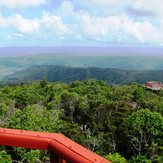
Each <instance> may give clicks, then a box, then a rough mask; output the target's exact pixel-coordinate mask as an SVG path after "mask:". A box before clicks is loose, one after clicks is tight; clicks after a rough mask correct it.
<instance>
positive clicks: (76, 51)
mask: <svg viewBox="0 0 163 163" xmlns="http://www.w3.org/2000/svg"><path fill="white" fill-rule="evenodd" d="M58 53H59V54H71V55H72V54H73V55H111V56H163V47H123V46H112V47H86V46H83V47H82V46H81V47H78V46H64V47H42V46H40V47H39V46H35V47H34V46H31V47H30V46H29V47H0V57H18V56H26V55H35V54H58Z"/></svg>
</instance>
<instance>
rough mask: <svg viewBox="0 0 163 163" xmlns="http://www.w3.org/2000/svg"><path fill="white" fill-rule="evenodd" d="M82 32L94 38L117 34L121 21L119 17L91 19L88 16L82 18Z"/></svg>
mask: <svg viewBox="0 0 163 163" xmlns="http://www.w3.org/2000/svg"><path fill="white" fill-rule="evenodd" d="M82 20H83V27H84V31H85V32H86V33H88V34H90V35H94V36H106V35H108V34H110V33H111V32H118V30H119V28H120V25H121V20H120V18H119V17H116V16H111V17H107V18H102V17H97V18H91V17H90V16H89V15H84V16H82Z"/></svg>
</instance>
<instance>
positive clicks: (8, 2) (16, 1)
mask: <svg viewBox="0 0 163 163" xmlns="http://www.w3.org/2000/svg"><path fill="white" fill-rule="evenodd" d="M46 1H47V0H0V7H6V8H17V7H20V8H21V7H28V6H39V5H41V4H45V3H46Z"/></svg>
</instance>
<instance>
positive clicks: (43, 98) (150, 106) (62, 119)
mask: <svg viewBox="0 0 163 163" xmlns="http://www.w3.org/2000/svg"><path fill="white" fill-rule="evenodd" d="M162 116H163V91H159V92H151V91H149V90H146V89H145V88H144V87H143V86H141V85H139V84H136V83H132V84H129V85H126V86H109V85H108V84H106V83H105V82H104V81H101V80H100V81H99V80H92V79H88V80H85V81H83V82H80V81H74V82H72V83H70V84H64V83H49V82H47V81H46V80H42V81H40V82H35V83H31V84H23V83H22V84H21V85H17V86H3V87H0V127H8V128H14V129H26V130H34V131H48V132H61V133H63V134H65V135H66V136H68V137H69V138H71V139H73V140H74V141H77V142H78V143H80V144H82V145H83V146H85V147H87V148H88V149H90V150H92V151H94V152H96V153H98V154H100V155H102V156H104V157H106V158H107V159H109V160H111V161H113V163H114V162H115V163H125V162H135V163H137V162H140V163H141V162H149V163H150V162H152V161H155V162H158V163H161V162H162V160H163V157H162V153H163V117H162ZM11 158H12V159H13V160H21V161H24V162H35V161H36V160H37V162H44V161H46V160H48V154H47V153H46V152H43V151H38V150H28V149H21V148H6V147H1V148H0V160H3V159H4V162H6V161H8V162H11Z"/></svg>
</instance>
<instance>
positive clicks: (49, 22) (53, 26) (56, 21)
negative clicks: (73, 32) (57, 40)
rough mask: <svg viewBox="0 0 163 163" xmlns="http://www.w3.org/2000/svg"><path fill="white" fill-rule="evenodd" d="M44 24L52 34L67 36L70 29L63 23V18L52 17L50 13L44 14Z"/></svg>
mask: <svg viewBox="0 0 163 163" xmlns="http://www.w3.org/2000/svg"><path fill="white" fill-rule="evenodd" d="M42 22H43V23H44V24H45V26H46V27H47V28H48V29H50V30H52V32H55V33H58V34H65V33H67V32H68V31H69V29H68V27H67V26H66V25H65V24H64V23H63V21H62V19H61V17H59V16H54V15H50V14H49V13H48V12H44V15H43V17H42Z"/></svg>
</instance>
